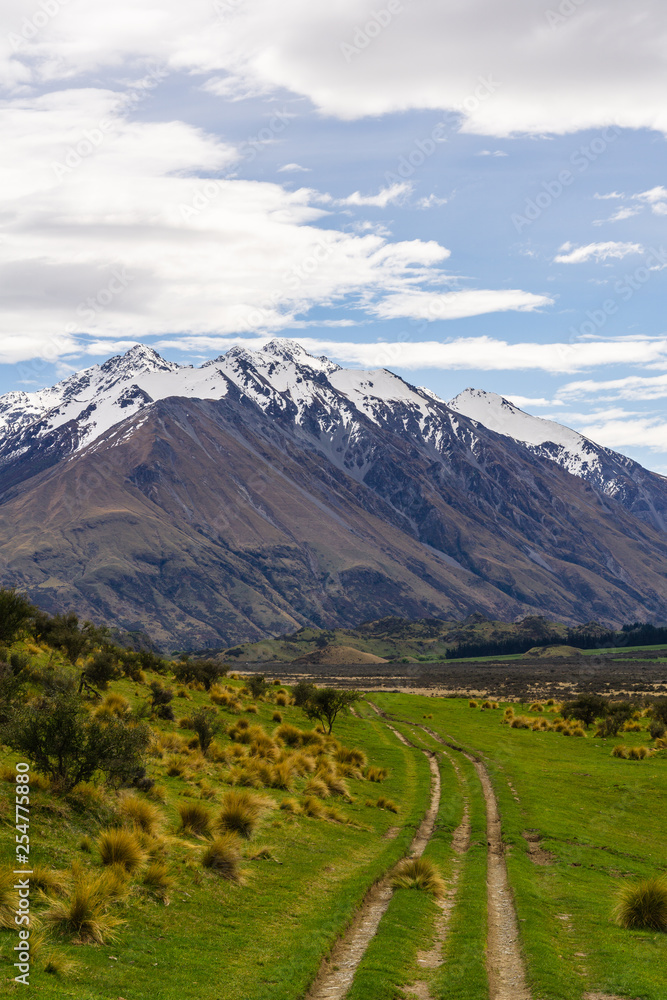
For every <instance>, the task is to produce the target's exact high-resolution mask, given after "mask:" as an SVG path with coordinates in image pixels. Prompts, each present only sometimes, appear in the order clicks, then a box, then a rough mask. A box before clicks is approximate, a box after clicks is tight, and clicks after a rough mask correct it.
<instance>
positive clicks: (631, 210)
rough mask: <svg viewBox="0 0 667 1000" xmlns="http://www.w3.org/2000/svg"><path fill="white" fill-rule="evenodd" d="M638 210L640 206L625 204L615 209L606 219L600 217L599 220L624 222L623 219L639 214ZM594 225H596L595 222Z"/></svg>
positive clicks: (639, 210)
mask: <svg viewBox="0 0 667 1000" xmlns="http://www.w3.org/2000/svg"><path fill="white" fill-rule="evenodd" d="M640 212H641V208H639V206H637V205H625V206H624V207H623V208H618V209H616V211H615V212H614V213H613V214H612V215H610V216H609V218H608V219H601V220H600V222H624V221H625V219H631V218H632V217H633V216H634V215H639V213H640ZM596 225H598V223H597V222H596Z"/></svg>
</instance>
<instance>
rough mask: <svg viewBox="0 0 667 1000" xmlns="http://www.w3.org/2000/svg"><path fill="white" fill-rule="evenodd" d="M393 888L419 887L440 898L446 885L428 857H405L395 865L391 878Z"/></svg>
mask: <svg viewBox="0 0 667 1000" xmlns="http://www.w3.org/2000/svg"><path fill="white" fill-rule="evenodd" d="M391 884H392V885H393V887H394V888H395V889H421V890H422V891H423V892H428V893H430V894H431V895H432V896H435V897H436V899H442V897H443V896H444V895H445V892H446V889H447V885H446V883H445V880H444V879H443V877H442V875H441V874H440V872H439V871H438V869H437V868H436V866H435V865H434V864H433V862H432V861H431V859H430V858H406V859H405V860H404V861H401V862H400V863H399V864H398V865H397V866H396V873H395V875H394V877H393V878H392V880H391Z"/></svg>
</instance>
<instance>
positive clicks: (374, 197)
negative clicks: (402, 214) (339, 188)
mask: <svg viewBox="0 0 667 1000" xmlns="http://www.w3.org/2000/svg"><path fill="white" fill-rule="evenodd" d="M411 192H412V184H408V183H406V182H403V183H397V184H391V185H390V186H389V187H387V188H382V189H381V190H380V191H378V193H377V194H361V193H360V192H359V191H355V192H354V193H353V194H350V195H348V196H347V198H339V199H338V202H337V203H338V204H339V205H359V206H361V205H369V206H372V207H374V208H386V207H387V205H400V204H401V202H403V201H405V199H406V198H407V197H408V195H409V194H411Z"/></svg>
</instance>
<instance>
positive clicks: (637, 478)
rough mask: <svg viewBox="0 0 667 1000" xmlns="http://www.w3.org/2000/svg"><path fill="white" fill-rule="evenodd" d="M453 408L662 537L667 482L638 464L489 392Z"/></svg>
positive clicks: (469, 395) (459, 400) (468, 393)
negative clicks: (554, 465) (561, 471)
mask: <svg viewBox="0 0 667 1000" xmlns="http://www.w3.org/2000/svg"><path fill="white" fill-rule="evenodd" d="M448 405H449V407H450V408H451V409H452V410H455V411H456V412H457V413H461V414H463V415H464V416H466V417H470V419H471V420H474V421H476V422H477V423H480V424H483V425H484V426H485V427H488V428H490V429H491V430H493V431H497V433H498V434H505V435H506V436H507V437H510V438H512V440H513V441H519V442H521V444H523V445H525V446H526V448H528V450H529V451H530V452H532V454H534V455H540V456H541V457H542V458H549V459H551V460H552V461H553V462H556V463H557V464H558V465H560V466H561V468H563V469H566V470H567V472H570V473H571V474H572V475H573V476H578V477H579V478H581V479H586V480H587V481H588V482H589V483H593V485H594V486H595V487H596V489H597V490H599V491H600V493H602V494H603V495H604V496H606V497H609V498H610V499H613V500H615V501H617V502H618V503H620V504H622V505H623V506H624V507H626V508H627V509H628V510H630V511H632V513H633V514H634V515H635V516H636V517H639V518H641V520H642V521H645V522H646V523H647V524H652V525H653V526H654V527H656V528H658V529H659V530H660V531H665V530H666V528H667V479H665V477H664V476H660V475H658V474H657V473H655V472H649V471H648V469H644V468H643V467H642V466H641V465H639V463H638V462H634V461H633V460H632V459H631V458H626V456H625V455H619V454H618V452H615V451H612V450H611V449H610V448H603V447H602V445H599V444H596V443H595V442H594V441H591V440H590V439H589V438H587V437H584V435H583V434H579V432H578V431H574V430H572V428H570V427H564V426H563V424H559V423H557V422H556V421H555V420H545V419H544V418H542V417H535V416H532V415H531V414H529V413H525V412H524V411H523V410H520V409H519V407H518V406H515V405H514V404H513V403H511V402H510V401H509V400H508V399H504V398H503V396H499V395H497V394H496V393H495V392H484V390H483V389H465V390H464V392H461V393H459V395H458V396H455V398H454V399H452V400H450V402H449V404H448Z"/></svg>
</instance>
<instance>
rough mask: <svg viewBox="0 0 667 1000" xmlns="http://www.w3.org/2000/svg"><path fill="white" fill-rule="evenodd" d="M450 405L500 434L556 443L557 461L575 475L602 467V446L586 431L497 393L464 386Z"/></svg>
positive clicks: (535, 444)
mask: <svg viewBox="0 0 667 1000" xmlns="http://www.w3.org/2000/svg"><path fill="white" fill-rule="evenodd" d="M447 405H448V406H449V407H450V409H452V410H455V411H456V412H457V413H461V414H463V416H464V417H469V418H470V419H471V420H476V421H477V422H478V423H480V424H482V425H483V426H484V427H488V428H489V429H490V430H492V431H496V433H497V434H504V435H505V436H506V437H511V438H513V439H514V440H515V441H520V442H521V443H522V444H526V445H529V446H530V447H532V448H533V449H537V448H539V447H540V446H548V445H555V446H556V449H557V450H558V453H557V454H554V455H553V456H552V457H553V458H554V461H557V462H558V464H559V465H561V466H563V468H565V469H567V471H568V472H571V473H572V474H573V475H578V476H583V475H586V473H587V472H591V471H592V470H596V469H598V468H599V466H600V458H599V452H600V451H601V449H600V448H599V447H598V446H597V445H595V444H593V442H592V441H589V439H588V438H586V437H584V436H583V434H579V432H578V431H575V430H573V429H572V428H571V427H566V426H565V425H564V424H559V423H557V422H556V421H555V420H545V419H544V417H534V416H532V415H531V414H530V413H526V412H525V411H524V410H520V409H519V407H518V406H515V405H514V403H511V402H510V401H509V400H508V399H505V397H504V396H499V395H498V394H497V393H495V392H485V391H484V390H483V389H471V388H468V389H464V391H463V392H460V393H459V394H458V396H455V397H454V399H452V400H451V401H450V402H449V403H448V404H447Z"/></svg>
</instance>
